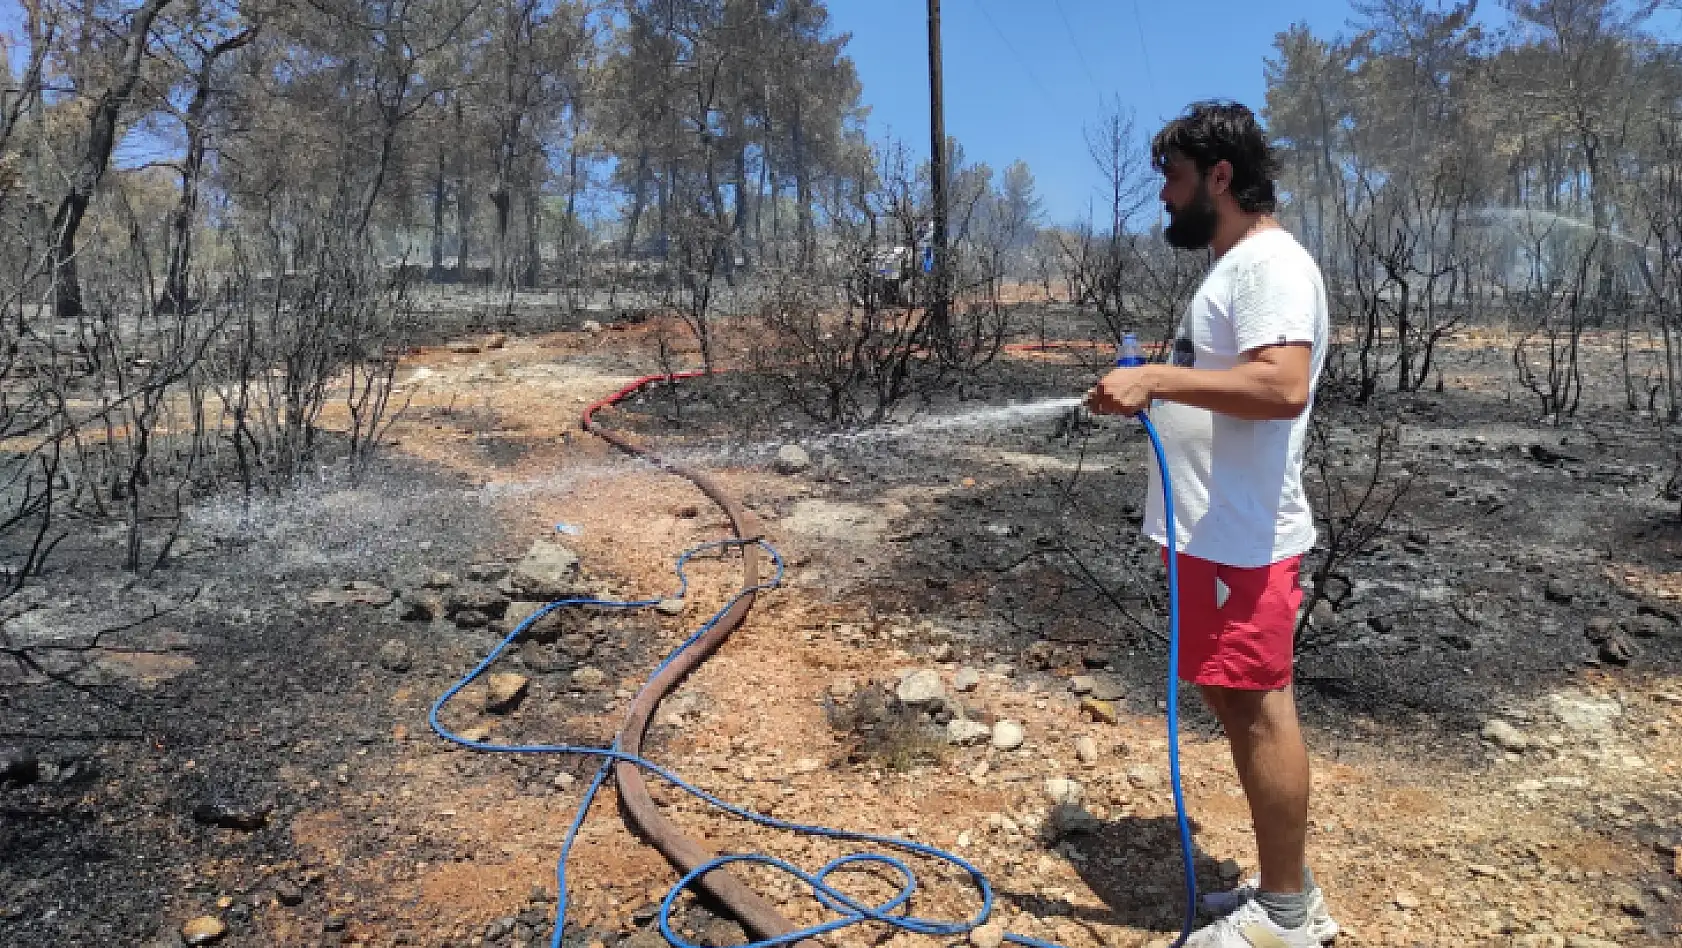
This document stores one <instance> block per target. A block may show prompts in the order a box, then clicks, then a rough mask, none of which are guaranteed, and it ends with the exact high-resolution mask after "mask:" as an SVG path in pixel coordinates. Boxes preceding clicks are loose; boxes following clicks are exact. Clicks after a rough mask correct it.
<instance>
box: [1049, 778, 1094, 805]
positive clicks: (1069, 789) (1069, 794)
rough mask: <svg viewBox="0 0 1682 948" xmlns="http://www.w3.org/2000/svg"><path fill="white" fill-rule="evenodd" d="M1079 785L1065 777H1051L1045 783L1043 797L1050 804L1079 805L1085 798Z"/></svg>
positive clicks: (1083, 791)
mask: <svg viewBox="0 0 1682 948" xmlns="http://www.w3.org/2000/svg"><path fill="white" fill-rule="evenodd" d="M1085 793H1086V792H1085V790H1083V789H1082V788H1081V785H1080V784H1079V783H1078V782H1076V781H1074V780H1070V779H1069V778H1067V777H1052V778H1051V779H1049V780H1047V781H1046V782H1045V795H1046V798H1047V799H1048V800H1050V801H1051V802H1052V803H1054V804H1056V803H1079V802H1081V800H1082V799H1083V798H1084V797H1085Z"/></svg>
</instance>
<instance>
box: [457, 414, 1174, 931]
mask: <svg viewBox="0 0 1682 948" xmlns="http://www.w3.org/2000/svg"><path fill="white" fill-rule="evenodd" d="M1138 417H1139V420H1140V421H1141V422H1143V424H1144V427H1145V431H1146V433H1147V434H1149V436H1150V440H1151V447H1152V449H1153V450H1154V451H1155V453H1156V459H1157V464H1158V466H1159V469H1160V470H1161V472H1162V483H1163V493H1164V495H1165V497H1164V502H1165V505H1166V508H1165V509H1166V513H1167V526H1168V537H1169V541H1170V543H1173V542H1174V538H1175V524H1174V498H1173V492H1172V490H1170V489H1169V480H1168V465H1167V460H1166V457H1165V456H1164V454H1163V450H1162V441H1161V439H1160V438H1159V437H1158V436H1157V433H1156V428H1155V427H1154V426H1153V425H1152V424H1151V422H1150V419H1149V418H1147V417H1146V416H1145V415H1142V414H1141V415H1139V416H1138ZM750 544H752V545H756V546H758V547H760V548H761V549H763V550H764V551H765V552H766V553H767V554H768V555H769V556H770V557H771V559H772V561H773V562H774V563H775V564H776V567H777V568H776V573H775V575H774V576H773V577H772V579H771V580H770V581H769V582H766V583H761V584H760V585H758V586H753V587H749V588H746V589H742V590H738V591H737V593H736V594H735V595H734V596H732V597H731V598H730V600H729V601H728V602H726V603H725V604H724V606H723V607H722V608H720V609H719V610H718V611H717V612H716V613H714V614H713V615H712V617H711V618H709V619H708V620H707V621H706V622H705V623H704V624H702V626H701V627H700V628H699V629H697V630H696V631H695V633H694V634H693V635H691V636H690V637H689V638H687V639H685V640H684V641H683V643H682V644H681V645H679V646H678V647H677V648H675V649H673V650H672V652H671V653H670V654H668V655H667V656H666V657H665V659H663V660H662V661H661V662H660V664H659V665H658V666H657V667H656V668H655V670H654V672H653V675H658V674H659V673H660V672H661V671H662V670H664V669H665V668H666V666H668V665H670V664H671V663H672V662H673V661H675V660H676V659H677V657H678V656H679V655H681V654H682V653H683V651H684V650H685V649H687V648H689V647H690V646H691V645H693V644H694V643H695V642H696V641H697V640H699V639H700V638H701V637H702V636H704V635H706V634H707V632H709V631H711V630H712V628H713V627H714V626H715V625H717V624H718V622H719V621H720V620H721V619H722V618H723V617H724V615H725V613H727V612H729V611H730V608H731V606H733V605H735V603H736V602H737V601H738V600H740V599H741V598H743V597H744V596H747V595H750V594H753V593H756V592H759V591H762V590H766V589H771V588H774V587H776V586H778V585H780V584H781V583H782V579H783V560H782V557H781V555H779V554H778V553H777V551H776V549H775V548H774V547H772V546H771V544H769V543H767V542H765V541H764V540H760V539H755V540H736V539H731V540H719V541H715V542H712V543H705V544H702V545H700V546H697V547H694V548H693V549H690V550H687V551H685V552H684V553H683V554H682V555H681V556H679V557H678V559H677V565H676V572H677V577H678V589H677V593H676V595H675V596H673V597H672V598H678V599H681V598H683V596H684V594H685V593H686V592H687V591H688V589H689V577H688V574H687V572H686V567H687V566H688V564H689V561H690V560H692V559H694V558H695V557H696V556H699V555H700V554H702V553H707V552H711V551H723V550H727V549H732V548H738V547H742V546H747V545H750ZM1168 590H1169V593H1168V626H1169V637H1168V655H1169V658H1168V668H1169V675H1168V759H1169V768H1170V771H1171V775H1172V780H1173V787H1174V813H1175V816H1176V818H1177V819H1178V821H1179V827H1180V847H1181V854H1182V857H1183V860H1184V866H1185V883H1186V913H1185V923H1184V926H1183V927H1182V929H1181V931H1180V936H1179V938H1178V939H1177V940H1176V941H1175V942H1174V946H1175V948H1179V946H1180V945H1182V944H1184V943H1185V940H1186V939H1187V938H1188V937H1189V936H1190V934H1191V929H1192V924H1193V922H1194V920H1195V918H1196V907H1197V877H1196V873H1195V871H1194V869H1193V865H1192V844H1191V827H1190V824H1189V823H1188V822H1187V820H1186V810H1185V799H1184V797H1183V795H1182V793H1181V789H1180V748H1179V676H1178V675H1177V674H1176V673H1175V670H1176V669H1177V668H1178V667H1179V643H1180V634H1179V633H1180V613H1179V608H1180V607H1179V602H1180V596H1179V568H1178V563H1177V562H1176V557H1174V556H1170V557H1168ZM660 601H661V600H660V599H637V600H610V599H595V598H580V599H562V600H559V601H556V602H552V603H549V604H548V605H546V606H544V607H543V608H542V609H539V610H538V611H537V612H535V613H533V614H532V615H531V616H530V617H529V618H527V619H526V620H525V621H523V622H521V623H520V624H519V625H518V626H516V627H515V628H514V630H513V631H511V632H509V633H508V635H507V636H505V637H504V638H503V639H502V641H501V642H499V643H498V644H497V646H496V647H495V648H494V649H492V650H491V652H490V654H488V655H486V656H485V658H484V659H483V660H482V661H480V662H479V664H478V665H477V666H475V667H474V669H473V670H472V671H470V672H468V673H467V674H466V675H465V676H463V677H462V679H461V680H460V681H457V682H456V683H455V684H454V685H452V686H451V687H450V689H449V690H448V691H445V692H444V693H443V694H442V695H440V696H439V698H438V700H436V701H434V702H433V703H432V707H431V709H430V711H429V712H428V713H427V722H428V723H429V724H430V725H431V726H432V730H433V731H435V732H436V733H437V734H438V736H440V737H442V738H444V739H445V740H447V741H450V742H452V743H455V744H458V745H460V746H462V747H466V748H469V749H471V750H476V751H485V752H489V753H496V754H574V755H579V756H585V757H598V758H601V759H602V765H601V767H600V768H598V769H597V771H596V775H595V777H594V779H592V780H591V781H590V785H589V787H588V788H586V790H585V791H584V798H583V800H582V801H581V802H580V803H579V805H578V810H577V812H576V813H575V814H574V816H573V820H572V824H571V826H569V827H568V829H567V835H566V839H565V841H564V842H563V843H562V845H561V853H560V857H559V858H558V859H557V860H556V863H555V883H556V899H555V902H556V905H555V930H554V933H553V935H552V936H551V938H550V942H549V943H550V945H551V948H561V936H562V934H563V932H564V931H565V928H566V913H567V863H568V861H569V859H570V858H571V856H572V847H573V844H574V843H575V842H576V841H577V838H578V833H579V830H580V829H581V828H582V827H583V825H584V819H585V817H586V816H587V815H588V814H589V811H590V807H591V805H592V804H593V803H594V802H595V798H596V794H597V793H598V792H600V790H601V788H602V786H603V784H605V783H606V782H607V779H608V776H609V774H610V773H611V772H612V768H613V765H614V764H615V763H617V762H625V763H629V764H633V765H635V766H637V767H640V768H642V769H643V770H644V771H646V772H648V773H650V774H653V775H655V776H657V777H659V778H660V779H662V780H664V781H666V782H667V783H668V784H670V785H671V786H673V787H676V788H677V789H679V790H682V791H684V792H686V793H688V794H690V795H692V796H694V797H695V798H697V799H699V800H701V801H703V802H705V803H707V804H708V805H710V806H713V807H716V808H718V809H720V810H723V811H724V812H726V813H729V814H731V815H733V816H737V817H740V818H741V819H744V820H748V821H750V822H753V823H756V824H758V825H760V826H765V827H769V828H771V829H778V830H786V831H789V832H792V833H802V834H806V835H810V836H821V837H825V838H828V839H838V840H847V841H850V842H858V843H867V844H870V845H873V846H878V847H882V848H884V849H888V850H895V851H898V852H900V853H905V854H909V855H912V856H920V857H924V858H928V859H933V860H936V861H939V862H944V863H946V864H948V865H950V866H952V867H954V868H957V869H959V870H962V871H963V872H964V873H965V874H966V875H967V876H968V877H969V880H970V882H971V884H973V885H974V886H975V889H976V892H977V894H978V895H980V897H981V907H980V909H979V910H978V911H977V912H976V914H975V916H974V917H973V918H971V919H969V920H967V921H960V922H951V921H941V920H938V919H928V918H921V917H918V916H915V915H912V914H910V912H909V911H908V910H907V908H906V907H907V905H908V904H909V903H910V901H911V897H912V895H913V894H914V893H915V892H916V890H917V876H916V873H915V872H914V871H913V870H912V868H911V867H910V866H909V865H908V864H907V863H906V862H905V861H904V860H902V859H900V858H897V857H895V856H891V855H888V854H886V853H883V852H866V853H855V854H852V855H847V856H842V857H840V858H838V859H834V860H831V861H830V862H829V863H828V864H826V865H825V866H823V868H821V869H819V870H818V871H817V872H815V873H809V872H806V871H805V870H803V869H801V868H800V867H798V866H795V865H793V864H791V863H788V862H786V861H784V860H781V859H776V858H774V857H771V856H765V855H760V854H739V855H729V856H721V857H719V858H717V859H714V860H712V861H711V862H708V863H706V864H705V865H701V866H697V867H696V868H695V869H694V870H693V871H691V872H689V873H688V874H687V875H685V876H684V877H683V878H682V879H679V880H678V881H677V883H676V884H675V885H673V886H672V888H671V890H670V891H669V892H667V894H666V897H665V899H664V900H663V901H662V902H661V903H660V913H659V925H660V933H661V934H662V935H664V936H665V938H666V940H667V941H668V942H670V943H671V944H672V945H673V946H674V948H701V946H699V945H695V944H692V943H691V942H688V941H685V940H684V939H683V937H682V936H680V935H679V934H678V933H677V932H676V931H674V930H673V929H672V925H671V916H672V910H673V907H674V906H675V905H676V904H677V900H678V899H679V898H680V897H681V896H682V895H683V893H684V892H685V891H687V890H688V889H689V888H690V887H691V886H693V885H694V884H695V883H696V882H697V881H698V880H699V879H701V878H702V877H703V876H705V875H706V874H707V873H709V872H712V871H714V870H716V869H721V868H724V867H726V866H729V865H732V864H734V863H748V864H752V865H759V866H767V867H771V868H774V869H777V870H779V871H781V872H785V873H787V874H789V875H790V876H793V877H794V878H796V879H799V880H800V881H801V882H803V883H805V884H806V885H807V886H809V887H810V888H811V890H812V895H813V898H815V899H817V901H818V903H819V904H821V905H822V906H823V907H824V908H826V909H828V910H829V911H831V912H833V913H835V915H836V916H837V917H836V918H834V919H831V920H829V921H826V922H822V923H820V924H817V925H812V926H810V927H807V928H803V929H800V930H798V931H794V932H790V933H788V934H786V935H783V936H781V937H778V938H771V939H766V940H764V941H756V942H751V943H749V944H748V945H747V946H745V948H773V946H778V945H787V944H793V943H794V942H797V941H800V940H802V939H806V938H813V937H816V936H819V935H824V934H827V933H830V932H834V931H838V930H840V929H843V928H848V927H851V926H853V925H859V924H863V923H867V922H871V923H876V924H880V925H885V926H888V927H890V928H895V929H898V930H900V931H907V932H912V933H914V934H919V935H933V936H939V937H951V936H955V935H962V934H964V933H966V932H968V931H970V930H971V929H973V928H975V927H977V926H980V925H983V924H985V923H986V922H987V919H988V918H989V917H990V916H991V914H992V911H993V888H992V886H991V885H990V884H989V883H988V881H987V877H986V876H985V875H983V874H982V872H981V870H980V869H978V868H976V867H975V866H974V865H972V864H971V863H969V862H968V861H966V860H964V859H963V858H962V857H960V856H958V855H956V854H955V853H950V852H947V851H945V850H943V849H938V848H936V847H934V846H927V845H924V844H922V843H917V842H913V841H911V840H907V839H899V838H897V837H892V836H881V835H877V834H874V833H859V832H854V831H851V830H842V829H834V828H831V827H825V826H808V825H804V824H800V823H792V822H789V821H787V820H779V819H776V818H775V817H771V816H766V815H764V814H762V813H755V812H753V811H751V810H748V809H746V808H744V807H740V806H737V805H736V804H733V803H730V802H728V801H726V800H722V799H720V798H718V797H716V796H714V795H712V794H710V793H708V792H707V791H705V790H702V789H701V788H699V787H696V786H694V785H693V784H691V783H689V782H688V781H686V780H684V779H683V778H682V777H679V776H678V775H677V774H675V773H672V772H671V771H669V770H667V769H665V768H664V767H661V766H660V765H659V764H656V763H654V762H653V761H650V760H647V759H645V758H643V757H638V756H636V755H633V754H628V753H625V752H624V751H623V750H621V749H620V746H619V743H618V741H617V740H616V741H615V742H614V743H613V744H612V745H611V746H609V747H584V746H576V745H570V744H490V743H486V742H484V741H474V740H469V739H467V738H465V737H462V736H461V735H459V734H456V733H455V732H453V731H451V730H450V729H449V728H447V727H445V726H444V724H443V722H442V721H441V720H440V715H441V714H442V712H443V710H444V707H445V705H447V704H449V702H450V700H451V699H452V698H454V697H455V696H456V695H457V694H459V693H460V692H461V690H462V689H463V688H466V687H467V686H468V685H470V684H472V683H473V681H474V680H475V679H477V678H478V677H479V676H480V675H482V674H484V673H485V671H486V670H487V669H489V668H490V667H491V666H492V665H493V664H495V662H496V660H497V659H498V658H500V657H501V656H502V654H503V653H504V652H505V651H507V649H508V647H509V646H510V645H512V644H513V643H514V642H515V641H516V640H518V639H519V638H520V636H521V635H523V634H525V631H526V630H527V629H529V628H531V626H532V625H533V624H534V623H536V622H537V621H538V620H540V619H542V618H543V617H544V616H547V615H548V614H550V613H551V612H554V611H556V610H557V609H565V608H574V607H579V606H589V607H594V608H603V609H618V610H632V609H643V608H648V607H651V606H654V605H657V604H658V603H659V602H660ZM653 675H651V676H650V677H651V678H652V677H653ZM871 867H876V868H886V869H889V870H891V871H892V872H893V874H894V875H896V876H897V877H898V878H899V880H900V890H899V892H898V893H897V894H895V895H894V896H893V897H892V898H889V899H888V900H887V901H885V902H883V903H882V904H880V905H876V906H870V905H865V904H863V903H861V902H860V901H858V900H857V899H855V898H853V897H852V896H849V895H847V894H846V893H844V892H842V891H840V890H839V889H837V888H836V887H835V886H834V885H832V884H831V883H830V881H829V880H830V877H831V876H834V875H836V874H838V873H843V872H845V871H848V870H858V869H868V868H871ZM1005 940H1006V941H1009V942H1012V943H1014V944H1017V945H1022V946H1025V948H1061V946H1058V945H1056V944H1054V943H1052V942H1045V941H1040V940H1038V939H1034V938H1028V937H1025V936H1022V935H1014V934H1007V935H1006V936H1005Z"/></svg>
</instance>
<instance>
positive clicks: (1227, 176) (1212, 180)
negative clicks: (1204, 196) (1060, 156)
mask: <svg viewBox="0 0 1682 948" xmlns="http://www.w3.org/2000/svg"><path fill="white" fill-rule="evenodd" d="M1206 180H1207V181H1208V182H1209V195H1210V196H1211V197H1213V196H1215V195H1219V194H1225V193H1227V192H1228V191H1230V190H1232V162H1230V161H1227V160H1226V159H1224V158H1223V159H1221V160H1220V161H1217V162H1215V165H1214V167H1212V168H1210V169H1209V176H1208V178H1207V179H1206Z"/></svg>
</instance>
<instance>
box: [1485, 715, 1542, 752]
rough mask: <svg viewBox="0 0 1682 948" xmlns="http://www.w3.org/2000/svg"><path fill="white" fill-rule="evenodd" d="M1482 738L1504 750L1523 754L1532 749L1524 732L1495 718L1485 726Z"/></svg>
mask: <svg viewBox="0 0 1682 948" xmlns="http://www.w3.org/2000/svg"><path fill="white" fill-rule="evenodd" d="M1480 736H1481V737H1482V738H1483V739H1484V740H1486V741H1488V742H1490V743H1491V744H1494V745H1495V746H1496V747H1499V748H1501V749H1502V750H1510V751H1513V752H1514V753H1522V752H1523V751H1525V750H1527V749H1528V748H1529V747H1530V738H1529V737H1526V736H1525V735H1524V733H1523V732H1522V731H1520V730H1519V729H1518V728H1516V727H1513V726H1512V725H1511V724H1509V723H1507V722H1506V721H1503V720H1501V719H1499V718H1495V719H1493V720H1491V721H1489V722H1487V723H1486V724H1484V726H1483V731H1482V732H1481V734H1480Z"/></svg>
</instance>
